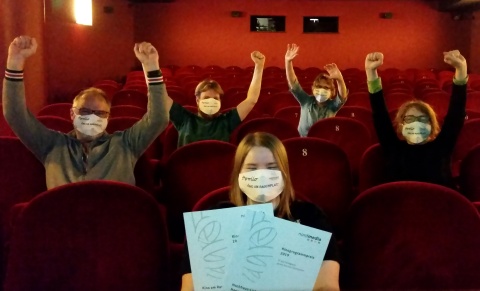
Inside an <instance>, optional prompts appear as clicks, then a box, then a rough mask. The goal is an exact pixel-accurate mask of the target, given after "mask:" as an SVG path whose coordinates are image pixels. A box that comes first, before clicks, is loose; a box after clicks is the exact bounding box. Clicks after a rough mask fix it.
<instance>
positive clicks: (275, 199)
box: [182, 132, 340, 291]
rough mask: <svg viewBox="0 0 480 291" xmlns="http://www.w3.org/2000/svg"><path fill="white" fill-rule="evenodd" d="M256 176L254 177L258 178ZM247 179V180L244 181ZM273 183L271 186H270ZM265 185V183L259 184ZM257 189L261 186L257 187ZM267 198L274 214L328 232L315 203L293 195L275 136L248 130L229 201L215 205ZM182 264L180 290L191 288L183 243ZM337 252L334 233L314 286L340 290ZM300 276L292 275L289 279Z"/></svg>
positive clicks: (285, 161)
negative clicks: (272, 181)
mask: <svg viewBox="0 0 480 291" xmlns="http://www.w3.org/2000/svg"><path fill="white" fill-rule="evenodd" d="M254 177H255V178H258V177H269V178H273V179H275V180H276V181H278V182H279V183H274V184H272V183H271V182H270V181H269V180H267V181H266V183H268V184H269V185H268V186H269V187H266V185H262V182H258V186H259V187H255V188H252V187H248V186H247V184H248V183H250V184H251V183H252V182H251V181H252V180H254V179H250V178H254ZM262 180H263V179H258V180H257V181H262ZM246 181H250V182H248V183H247V182H246ZM273 185H274V186H273ZM262 186H265V187H262ZM259 189H261V190H259ZM268 202H271V203H272V204H273V207H274V209H275V216H277V217H279V218H283V219H287V220H290V221H294V222H297V223H300V224H303V225H306V226H309V227H313V228H317V229H321V230H324V231H329V232H332V228H331V226H330V225H329V223H328V222H327V218H326V215H325V214H324V212H323V211H322V210H321V209H320V208H318V207H317V206H316V205H314V204H312V203H309V202H305V201H300V200H296V199H295V191H294V189H293V185H292V182H291V180H290V172H289V166H288V158H287V151H286V150H285V147H284V146H283V144H282V142H281V141H280V140H279V139H278V138H276V137H275V136H273V135H271V134H269V133H264V132H256V133H250V134H248V135H247V136H245V138H244V139H243V140H242V141H241V142H240V144H239V145H238V147H237V151H236V153H235V161H234V166H233V171H232V179H231V188H230V201H228V202H222V203H220V204H219V205H217V207H216V208H227V207H235V206H244V205H251V204H257V203H268ZM185 248H186V251H185V259H184V262H183V266H182V274H183V276H182V290H185V291H186V290H193V279H192V274H191V269H190V260H189V257H188V251H187V244H186V243H185ZM339 261H340V259H339V253H338V249H337V242H336V240H335V237H334V235H332V238H331V239H330V242H329V244H328V247H327V252H326V254H325V257H324V260H323V263H322V265H321V267H320V271H319V273H318V276H317V279H316V282H315V286H314V290H340V287H339V272H340V263H339ZM295 279H298V280H301V278H292V280H295Z"/></svg>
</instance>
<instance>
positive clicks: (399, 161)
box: [365, 50, 468, 188]
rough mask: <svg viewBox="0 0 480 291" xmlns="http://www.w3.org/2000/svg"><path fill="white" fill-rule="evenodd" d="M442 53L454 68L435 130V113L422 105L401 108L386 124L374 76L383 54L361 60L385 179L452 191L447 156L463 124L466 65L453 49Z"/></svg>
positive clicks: (372, 54)
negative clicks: (445, 105) (447, 102)
mask: <svg viewBox="0 0 480 291" xmlns="http://www.w3.org/2000/svg"><path fill="white" fill-rule="evenodd" d="M443 55H444V61H445V63H447V64H449V65H451V66H452V67H454V68H455V76H454V79H453V83H454V85H453V89H452V95H451V99H450V105H449V108H448V112H447V115H446V116H445V120H444V123H443V126H442V129H441V130H440V127H439V125H438V121H437V118H436V116H435V112H434V111H433V109H432V108H431V107H430V106H429V105H428V104H426V103H424V102H422V101H410V102H407V103H405V104H403V105H402V106H401V107H400V108H399V110H398V113H397V115H396V117H395V121H394V124H393V126H392V122H391V120H390V117H389V114H388V111H387V107H386V105H385V100H384V98H383V91H382V84H381V80H380V78H379V77H378V74H377V68H378V67H379V66H380V65H382V63H383V54H382V53H379V52H375V53H370V54H368V55H367V57H366V59H365V71H366V73H367V81H368V90H369V92H370V104H371V106H372V113H373V120H374V123H375V129H376V131H377V136H378V140H379V142H380V145H381V146H382V148H383V150H384V152H385V158H386V162H387V165H388V167H387V169H388V173H387V175H388V177H387V179H388V181H405V180H412V181H421V182H429V183H435V184H440V185H443V186H447V187H451V188H455V183H454V181H453V178H452V173H451V169H450V162H451V161H450V158H451V154H452V152H453V148H454V146H455V143H456V141H457V137H458V135H459V133H460V130H461V129H462V126H463V122H464V120H465V104H466V96H467V93H466V92H467V91H466V90H467V85H466V84H467V80H468V76H467V62H466V60H465V58H464V57H463V56H462V55H461V54H460V52H459V51H458V50H454V51H449V52H445V53H443Z"/></svg>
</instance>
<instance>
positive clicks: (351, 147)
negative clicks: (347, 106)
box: [308, 117, 372, 184]
mask: <svg viewBox="0 0 480 291" xmlns="http://www.w3.org/2000/svg"><path fill="white" fill-rule="evenodd" d="M308 136H309V137H318V138H322V139H325V140H328V141H330V142H333V143H334V144H336V145H338V146H339V147H340V148H341V149H342V150H343V151H344V152H345V153H346V154H347V156H348V160H349V161H350V167H351V169H352V174H353V179H354V180H353V182H354V184H356V183H357V180H358V179H357V178H358V167H359V165H360V159H361V157H362V155H363V153H364V152H365V150H366V149H367V148H368V147H369V146H371V145H372V139H371V136H370V131H369V130H368V128H367V127H366V126H365V125H363V124H362V123H361V122H360V121H357V120H355V119H351V118H347V117H332V118H325V119H321V120H319V121H317V122H316V123H314V124H313V125H312V127H311V128H310V130H309V131H308Z"/></svg>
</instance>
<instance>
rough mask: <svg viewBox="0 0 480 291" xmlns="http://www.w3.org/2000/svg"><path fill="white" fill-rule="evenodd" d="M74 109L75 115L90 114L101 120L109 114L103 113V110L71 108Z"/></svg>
mask: <svg viewBox="0 0 480 291" xmlns="http://www.w3.org/2000/svg"><path fill="white" fill-rule="evenodd" d="M72 108H73V109H74V112H75V114H77V115H90V114H95V115H96V116H98V117H101V118H107V117H108V115H109V114H110V112H108V111H103V110H92V109H89V108H84V107H82V108H77V107H72Z"/></svg>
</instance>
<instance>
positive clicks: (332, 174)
mask: <svg viewBox="0 0 480 291" xmlns="http://www.w3.org/2000/svg"><path fill="white" fill-rule="evenodd" d="M283 144H284V145H285V148H286V150H287V154H288V162H289V166H290V176H291V179H292V183H293V188H294V189H295V191H297V192H299V193H302V194H303V195H304V196H305V197H307V198H308V200H309V201H311V202H312V203H314V204H316V205H317V206H319V207H320V208H322V209H323V210H324V211H325V213H326V214H327V216H328V218H329V220H330V221H331V223H332V226H333V227H334V229H335V230H337V234H339V233H341V230H342V228H343V225H344V222H345V218H346V214H347V210H348V207H349V205H350V202H351V200H352V179H351V171H350V164H349V162H348V158H347V156H346V155H345V153H344V152H343V151H342V150H341V149H340V148H339V147H338V146H337V145H335V144H333V143H331V142H329V141H326V140H322V139H319V138H313V137H295V138H290V139H287V140H285V141H283Z"/></svg>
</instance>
